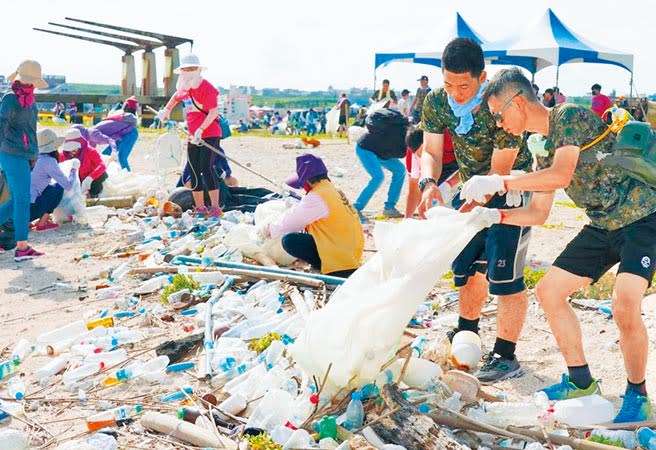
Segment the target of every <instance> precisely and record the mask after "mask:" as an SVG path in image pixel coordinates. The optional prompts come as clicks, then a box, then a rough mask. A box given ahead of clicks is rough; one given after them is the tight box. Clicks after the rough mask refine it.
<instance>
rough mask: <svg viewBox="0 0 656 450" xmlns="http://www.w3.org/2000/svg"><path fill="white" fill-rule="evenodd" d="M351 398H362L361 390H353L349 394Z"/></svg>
mask: <svg viewBox="0 0 656 450" xmlns="http://www.w3.org/2000/svg"><path fill="white" fill-rule="evenodd" d="M351 400H362V392H360V391H355V392H353V393H352V394H351Z"/></svg>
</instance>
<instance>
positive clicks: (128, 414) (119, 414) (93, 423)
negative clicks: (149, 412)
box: [87, 405, 143, 431]
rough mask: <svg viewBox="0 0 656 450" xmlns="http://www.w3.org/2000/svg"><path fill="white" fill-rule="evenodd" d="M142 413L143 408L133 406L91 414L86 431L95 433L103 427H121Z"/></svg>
mask: <svg viewBox="0 0 656 450" xmlns="http://www.w3.org/2000/svg"><path fill="white" fill-rule="evenodd" d="M142 412H143V408H142V407H141V405H135V406H119V407H118V408H114V409H110V410H108V411H103V412H100V413H98V414H93V415H91V416H89V417H87V429H88V430H89V431H96V430H99V429H101V428H105V427H111V426H114V425H121V424H123V423H125V422H127V421H128V420H129V419H131V418H132V417H134V416H136V415H138V414H141V413H142Z"/></svg>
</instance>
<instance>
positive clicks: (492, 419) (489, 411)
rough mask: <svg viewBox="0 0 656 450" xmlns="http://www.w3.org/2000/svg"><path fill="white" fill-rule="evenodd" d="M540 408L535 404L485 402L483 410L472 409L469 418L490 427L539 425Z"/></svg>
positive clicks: (468, 414) (468, 413)
mask: <svg viewBox="0 0 656 450" xmlns="http://www.w3.org/2000/svg"><path fill="white" fill-rule="evenodd" d="M540 414H541V410H540V407H538V406H537V405H535V404H533V403H528V402H526V403H511V402H498V403H490V402H485V403H484V404H483V408H482V409H474V408H471V409H469V411H468V412H467V416H469V417H471V418H472V419H475V420H478V421H480V422H483V423H486V424H488V425H494V426H497V427H502V428H505V427H507V426H508V425H515V426H518V427H522V426H534V425H539V423H540V422H539V420H538V416H539V415H540Z"/></svg>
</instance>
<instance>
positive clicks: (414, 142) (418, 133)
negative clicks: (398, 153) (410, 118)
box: [405, 127, 424, 153]
mask: <svg viewBox="0 0 656 450" xmlns="http://www.w3.org/2000/svg"><path fill="white" fill-rule="evenodd" d="M423 143H424V130H422V129H421V128H418V127H410V128H409V129H408V133H407V134H406V135H405V145H406V146H407V147H408V148H409V149H410V150H412V152H413V153H414V152H416V151H417V150H418V149H419V147H421V144H423Z"/></svg>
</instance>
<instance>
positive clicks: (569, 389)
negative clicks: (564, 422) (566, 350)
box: [538, 373, 601, 400]
mask: <svg viewBox="0 0 656 450" xmlns="http://www.w3.org/2000/svg"><path fill="white" fill-rule="evenodd" d="M540 391H542V392H544V393H545V394H547V398H548V399H549V400H567V399H569V398H578V397H585V396H588V395H593V394H597V395H601V389H600V388H599V382H598V381H597V380H592V384H591V385H590V386H588V387H587V388H586V389H581V388H579V387H578V386H577V385H575V384H574V383H572V382H571V381H569V375H567V374H566V373H564V374H563V376H562V378H561V379H560V383H556V384H552V385H551V386H547V387H546V388H543V389H540V390H539V391H538V392H540Z"/></svg>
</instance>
